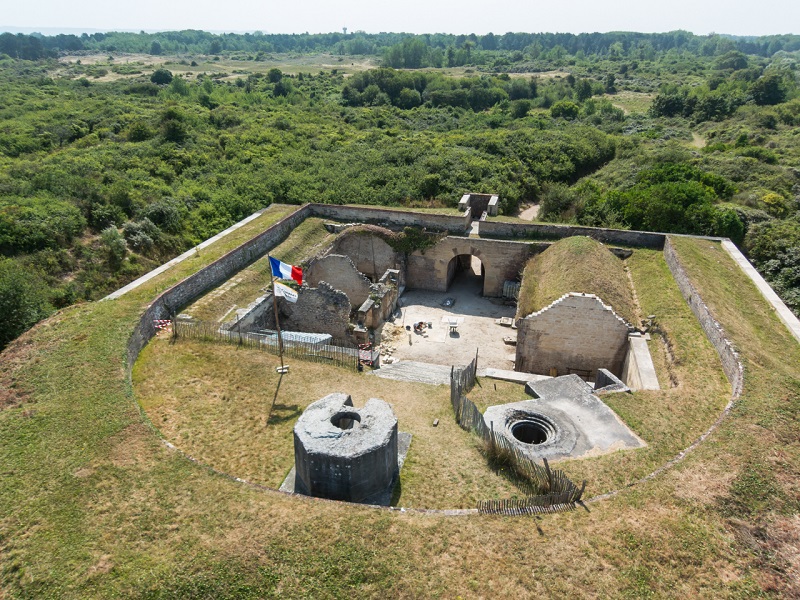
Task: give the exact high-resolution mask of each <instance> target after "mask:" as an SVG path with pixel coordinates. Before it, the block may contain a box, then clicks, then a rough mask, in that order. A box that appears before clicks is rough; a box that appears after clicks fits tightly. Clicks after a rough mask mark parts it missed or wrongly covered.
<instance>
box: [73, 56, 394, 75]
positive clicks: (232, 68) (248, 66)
mask: <svg viewBox="0 0 800 600" xmlns="http://www.w3.org/2000/svg"><path fill="white" fill-rule="evenodd" d="M109 56H113V58H114V59H113V60H109ZM218 58H219V60H214V59H215V57H214V56H210V55H191V54H186V55H160V56H153V55H150V54H126V53H116V52H112V53H110V54H109V53H98V54H88V55H67V56H63V57H61V58H60V59H59V61H60V62H61V63H64V64H65V65H66V64H75V63H76V62H77V61H80V62H81V64H84V65H97V66H103V67H105V68H107V69H109V70H110V68H111V67H112V66H113V65H130V66H138V67H140V68H141V71H142V72H143V73H146V74H148V75H149V74H150V73H152V72H153V71H154V70H155V69H157V68H159V67H165V68H167V69H169V70H170V71H172V72H173V73H183V74H186V75H197V74H200V73H221V72H224V73H228V74H229V75H230V76H236V75H237V74H250V73H266V72H267V71H269V70H270V69H275V68H278V69H280V70H281V71H283V72H284V73H288V74H291V75H297V74H298V73H301V72H302V73H314V74H316V73H318V72H319V71H332V70H334V69H335V70H337V71H338V72H339V73H343V74H345V75H352V74H353V73H357V72H359V71H364V70H367V69H374V68H375V67H378V66H379V60H378V59H377V58H376V57H373V56H336V55H333V54H294V53H292V54H278V53H276V54H267V55H266V56H265V57H264V59H263V60H258V61H257V60H232V59H231V58H230V57H218ZM193 61H194V62H195V63H197V65H196V66H192V65H191V63H192V62H193ZM138 76H139V75H137V74H132V75H124V74H118V73H113V72H109V73H108V74H107V75H104V76H103V77H101V78H98V80H100V81H112V80H115V79H128V78H133V77H138Z"/></svg>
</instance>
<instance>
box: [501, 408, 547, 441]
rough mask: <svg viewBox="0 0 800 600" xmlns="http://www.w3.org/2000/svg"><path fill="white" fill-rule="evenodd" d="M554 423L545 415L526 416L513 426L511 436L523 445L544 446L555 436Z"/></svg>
mask: <svg viewBox="0 0 800 600" xmlns="http://www.w3.org/2000/svg"><path fill="white" fill-rule="evenodd" d="M555 432H556V428H555V425H554V424H553V422H552V421H551V420H550V419H548V418H547V417H545V416H543V415H534V414H526V415H525V418H524V420H519V421H517V422H516V423H514V424H513V425H512V426H511V435H513V436H514V439H516V440H518V441H520V442H522V443H523V444H531V445H537V444H544V443H545V442H547V441H549V440H550V439H552V437H553V436H554V435H555Z"/></svg>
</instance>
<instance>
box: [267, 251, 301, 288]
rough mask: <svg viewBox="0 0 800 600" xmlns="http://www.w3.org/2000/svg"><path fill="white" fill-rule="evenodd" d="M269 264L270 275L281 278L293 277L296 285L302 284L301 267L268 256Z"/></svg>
mask: <svg viewBox="0 0 800 600" xmlns="http://www.w3.org/2000/svg"><path fill="white" fill-rule="evenodd" d="M269 264H270V266H271V267H272V276H273V277H280V278H281V279H294V280H295V281H296V282H297V284H298V285H303V269H301V268H300V267H295V266H294V265H287V264H286V263H285V262H281V261H279V260H278V259H277V258H272V257H271V256H270V257H269Z"/></svg>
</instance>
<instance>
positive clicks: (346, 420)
mask: <svg viewBox="0 0 800 600" xmlns="http://www.w3.org/2000/svg"><path fill="white" fill-rule="evenodd" d="M331 423H332V424H333V426H334V427H338V428H339V429H352V428H353V425H354V424H355V423H361V415H359V414H358V413H357V412H340V413H336V414H335V415H333V416H332V417H331Z"/></svg>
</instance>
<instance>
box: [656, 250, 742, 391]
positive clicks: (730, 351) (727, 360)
mask: <svg viewBox="0 0 800 600" xmlns="http://www.w3.org/2000/svg"><path fill="white" fill-rule="evenodd" d="M665 237H666V236H665ZM664 260H665V261H666V263H667V266H668V267H669V270H670V271H671V272H672V277H673V278H674V279H675V283H677V284H678V289H680V291H681V294H683V297H684V298H685V299H686V302H687V303H688V304H689V308H691V309H692V312H693V313H694V316H695V317H697V320H698V321H700V326H701V327H702V328H703V331H705V333H706V336H707V337H708V339H709V341H710V342H711V344H712V345H713V346H714V348H715V349H716V350H717V354H719V358H720V360H721V361H722V370H723V371H724V372H725V376H726V377H727V378H728V381H730V382H731V387H732V388H733V393H732V395H733V397H734V398H738V397H739V395H740V394H741V393H742V386H743V385H744V367H743V366H742V361H741V360H740V359H739V353H738V352H737V351H736V349H735V348H734V347H733V344H732V343H731V341H730V340H729V339H728V338H726V337H725V330H724V329H723V328H722V325H720V324H719V323H718V322H717V320H716V319H715V318H714V315H713V314H712V312H711V309H709V308H708V306H707V305H706V303H705V302H703V299H702V298H701V297H700V294H699V293H698V291H697V288H695V287H694V285H692V282H691V281H689V275H688V274H687V273H686V269H685V268H684V267H683V265H682V264H681V261H680V259H679V258H678V254H677V253H676V252H675V248H674V247H673V246H672V243H671V242H670V240H669V237H666V241H665V243H664Z"/></svg>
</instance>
